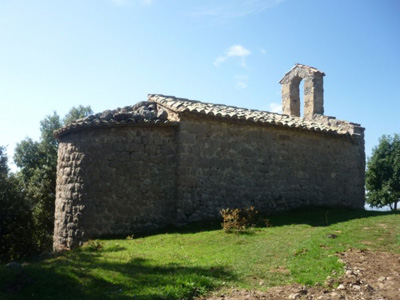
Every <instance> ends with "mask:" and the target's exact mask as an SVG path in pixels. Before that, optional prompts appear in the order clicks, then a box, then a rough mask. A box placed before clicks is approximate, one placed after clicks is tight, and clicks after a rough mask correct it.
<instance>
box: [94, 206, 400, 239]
mask: <svg viewBox="0 0 400 300" xmlns="http://www.w3.org/2000/svg"><path fill="white" fill-rule="evenodd" d="M384 215H400V211H397V212H394V211H367V210H363V209H360V210H356V209H349V208H343V207H314V206H311V207H303V208H301V209H295V210H291V211H285V212H279V213H271V214H262V218H263V219H268V220H269V223H270V224H269V225H270V226H272V227H278V226H286V225H299V224H304V225H310V226H313V227H324V226H330V225H333V224H336V223H341V222H346V221H350V220H354V219H363V218H371V217H377V216H384ZM221 222H222V219H214V220H206V221H201V222H194V223H190V224H187V225H185V226H181V227H176V226H167V227H163V228H160V229H158V230H153V231H150V232H139V233H135V235H134V237H135V238H138V237H147V236H153V235H158V234H165V233H168V234H174V233H177V234H191V233H198V232H203V231H213V230H222V229H221ZM256 227H259V226H256ZM260 227H265V226H260ZM240 234H244V235H246V234H250V235H251V234H252V233H251V232H249V231H245V232H242V233H240ZM125 238H126V236H121V235H117V236H115V235H113V236H102V237H101V239H109V240H113V239H116V240H117V239H125Z"/></svg>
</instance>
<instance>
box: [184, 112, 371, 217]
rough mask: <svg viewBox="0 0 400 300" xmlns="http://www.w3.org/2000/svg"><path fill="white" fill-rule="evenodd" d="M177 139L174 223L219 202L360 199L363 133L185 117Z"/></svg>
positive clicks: (205, 213)
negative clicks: (332, 132)
mask: <svg viewBox="0 0 400 300" xmlns="http://www.w3.org/2000/svg"><path fill="white" fill-rule="evenodd" d="M178 140H179V161H178V201H179V202H178V214H177V215H178V222H179V223H185V222H188V221H196V220H202V219H210V218H215V217H217V216H218V212H219V210H220V209H221V208H227V207H229V208H234V207H248V206H250V205H254V206H255V207H256V208H257V209H259V210H261V211H279V210H286V209H292V208H295V207H299V206H304V205H320V206H326V205H343V206H348V207H354V208H362V207H363V205H364V167H365V166H364V162H365V156H364V139H363V135H361V136H358V137H357V136H353V137H345V136H334V135H327V134H323V133H317V132H310V131H305V130H294V129H282V128H280V127H273V126H257V125H256V124H249V123H248V124H244V123H235V122H232V123H229V122H221V121H218V122H217V121H213V120H212V119H208V120H207V119H204V118H193V117H186V118H181V120H180V129H179V139H178Z"/></svg>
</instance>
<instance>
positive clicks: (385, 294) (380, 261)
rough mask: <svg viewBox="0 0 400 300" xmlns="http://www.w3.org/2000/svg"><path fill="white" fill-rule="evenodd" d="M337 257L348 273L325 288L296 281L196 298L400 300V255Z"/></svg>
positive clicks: (348, 254)
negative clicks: (259, 289)
mask: <svg viewBox="0 0 400 300" xmlns="http://www.w3.org/2000/svg"><path fill="white" fill-rule="evenodd" d="M338 256H339V257H340V259H341V260H343V262H344V263H345V274H344V275H343V276H342V277H341V278H339V279H331V278H329V277H328V278H327V281H326V286H323V287H322V286H313V287H306V286H301V285H298V284H293V285H287V286H280V287H273V288H271V289H269V290H268V291H267V292H259V291H247V290H236V289H235V290H231V291H229V292H228V293H225V294H222V293H221V292H215V293H214V294H213V295H210V296H209V297H201V298H198V299H197V300H242V299H243V300H244V299H267V300H286V299H294V300H314V299H315V300H400V284H399V282H400V255H399V254H395V253H387V252H374V251H367V250H358V249H350V250H348V251H346V252H345V253H340V254H338Z"/></svg>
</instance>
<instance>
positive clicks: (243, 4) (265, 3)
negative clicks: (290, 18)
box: [192, 0, 284, 21]
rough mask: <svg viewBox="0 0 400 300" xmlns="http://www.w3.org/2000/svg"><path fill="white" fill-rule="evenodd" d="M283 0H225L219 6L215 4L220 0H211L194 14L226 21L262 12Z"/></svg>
mask: <svg viewBox="0 0 400 300" xmlns="http://www.w3.org/2000/svg"><path fill="white" fill-rule="evenodd" d="M283 1H284V0H246V1H225V3H224V4H220V5H218V6H216V5H214V3H218V1H211V2H209V5H208V6H206V5H204V6H202V7H200V8H198V9H197V10H196V12H194V13H192V15H194V16H203V17H209V18H212V19H214V20H218V21H224V20H228V19H234V18H241V17H245V16H248V15H254V14H259V13H262V12H263V11H265V10H267V9H269V8H271V7H273V6H275V5H278V4H279V3H281V2H283ZM219 3H221V2H219Z"/></svg>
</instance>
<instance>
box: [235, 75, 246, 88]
mask: <svg viewBox="0 0 400 300" xmlns="http://www.w3.org/2000/svg"><path fill="white" fill-rule="evenodd" d="M248 78H249V76H247V75H236V76H235V80H236V88H237V89H239V90H242V89H245V88H247V81H248Z"/></svg>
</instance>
